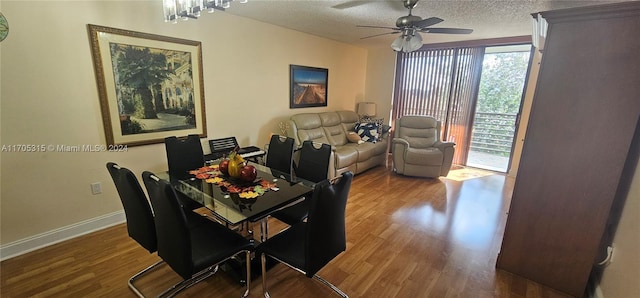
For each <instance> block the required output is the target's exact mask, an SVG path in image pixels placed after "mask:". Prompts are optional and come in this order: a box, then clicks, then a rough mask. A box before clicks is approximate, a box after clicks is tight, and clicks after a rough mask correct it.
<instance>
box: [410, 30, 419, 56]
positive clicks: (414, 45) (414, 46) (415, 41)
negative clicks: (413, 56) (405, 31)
mask: <svg viewBox="0 0 640 298" xmlns="http://www.w3.org/2000/svg"><path fill="white" fill-rule="evenodd" d="M408 42H409V52H413V51H415V50H418V49H420V48H421V47H422V36H421V35H420V33H417V32H416V33H415V34H414V35H413V36H412V37H411V39H409V41H408Z"/></svg>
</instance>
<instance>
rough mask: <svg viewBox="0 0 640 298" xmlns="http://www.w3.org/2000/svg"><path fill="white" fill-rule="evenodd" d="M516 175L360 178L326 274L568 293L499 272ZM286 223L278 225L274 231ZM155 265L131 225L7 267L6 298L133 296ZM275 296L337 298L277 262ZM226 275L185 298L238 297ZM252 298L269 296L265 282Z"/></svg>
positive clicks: (432, 292)
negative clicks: (131, 283) (135, 278)
mask: <svg viewBox="0 0 640 298" xmlns="http://www.w3.org/2000/svg"><path fill="white" fill-rule="evenodd" d="M512 188H513V179H511V178H506V177H504V176H503V175H491V176H485V177H480V178H474V179H469V180H466V181H461V182H459V181H454V180H451V179H447V178H440V179H422V178H410V177H404V176H399V175H396V174H394V173H392V172H391V170H390V169H388V168H385V167H377V168H374V169H372V170H369V171H367V172H365V173H362V174H359V175H356V176H355V179H354V182H353V185H352V188H351V192H350V196H349V201H348V204H347V221H346V223H347V250H346V251H345V252H344V253H342V254H341V255H339V256H338V257H337V258H336V259H334V260H333V261H332V262H331V263H329V264H328V265H327V266H326V267H325V268H324V269H322V270H321V271H320V272H319V275H320V276H322V277H324V278H325V279H327V280H328V281H330V282H332V283H333V284H335V285H336V286H338V287H339V288H340V289H342V290H343V291H344V292H345V293H347V294H348V295H349V296H350V297H568V296H566V295H564V294H562V293H560V292H557V291H554V290H552V289H549V288H546V287H544V286H541V285H539V284H537V283H534V282H531V281H528V280H526V279H523V278H520V277H518V276H515V275H512V274H509V273H507V272H504V271H501V270H497V269H496V268H495V263H496V258H497V254H498V251H499V249H500V245H501V240H502V234H503V232H504V226H505V220H506V212H507V210H508V205H509V200H510V197H511V191H512ZM283 227H285V226H284V225H283V224H282V223H280V222H277V220H275V219H272V220H271V222H270V232H274V231H275V232H277V231H279V230H280V229H281V228H283ZM157 260H158V257H157V256H156V255H155V254H153V255H150V254H149V253H148V252H147V251H146V250H144V249H143V248H142V247H140V246H138V244H137V243H135V242H134V241H133V240H131V239H130V238H129V237H128V236H127V231H126V226H125V225H124V224H121V225H117V226H114V227H111V228H107V229H104V230H101V231H98V232H95V233H92V234H89V235H86V236H82V237H79V238H75V239H72V240H69V241H66V242H63V243H60V244H56V245H53V246H50V247H46V248H43V249H40V250H38V251H35V252H31V253H28V254H25V255H22V256H18V257H15V258H12V259H9V260H5V261H3V262H2V263H0V269H1V290H0V296H2V297H61V296H64V297H87V296H90V297H135V295H134V293H133V292H132V291H131V290H129V288H128V287H127V280H128V279H129V277H131V276H132V275H134V274H135V273H136V272H138V271H140V270H142V269H143V268H146V267H147V266H149V265H151V264H153V263H154V262H156V261H157ZM179 280H180V278H179V276H178V275H177V274H175V273H174V272H173V271H171V269H170V268H168V266H166V265H163V266H161V267H160V268H159V269H158V270H156V271H153V272H152V273H150V274H148V275H147V276H145V277H143V278H142V279H140V280H139V282H137V283H136V284H137V285H138V286H139V288H141V289H142V291H143V293H145V295H147V296H153V295H157V294H159V293H160V292H161V291H162V290H164V289H166V288H168V287H169V286H170V285H172V284H173V283H175V282H178V281H179ZM268 285H269V291H270V293H271V296H272V297H336V296H337V295H335V294H334V293H333V292H332V291H331V290H329V289H328V288H326V287H325V286H323V285H322V284H320V283H319V282H317V281H315V280H312V279H308V278H306V277H304V275H302V274H300V273H298V272H296V271H294V270H291V269H289V268H288V267H286V266H284V265H282V264H279V265H276V266H275V267H274V268H273V269H271V270H270V271H269V272H268ZM241 292H242V286H241V285H239V284H237V283H236V282H234V281H233V280H232V279H231V278H230V277H229V276H228V275H226V274H225V273H224V272H220V273H218V274H216V275H215V276H213V277H210V278H208V279H207V280H205V281H204V282H201V283H200V284H197V285H195V286H193V287H191V288H189V289H187V290H186V291H183V292H182V293H181V294H180V295H179V296H180V297H237V296H239V295H240V294H241ZM250 297H262V287H261V282H260V279H256V280H254V281H252V284H251V294H250Z"/></svg>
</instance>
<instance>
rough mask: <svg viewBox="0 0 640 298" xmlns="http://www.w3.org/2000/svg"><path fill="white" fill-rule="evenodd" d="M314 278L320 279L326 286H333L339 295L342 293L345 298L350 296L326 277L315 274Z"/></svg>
mask: <svg viewBox="0 0 640 298" xmlns="http://www.w3.org/2000/svg"><path fill="white" fill-rule="evenodd" d="M313 278H315V279H317V280H319V281H320V282H321V283H323V284H325V285H326V286H328V287H329V288H331V289H332V290H333V291H334V292H336V293H338V295H340V296H341V297H343V298H349V296H347V294H345V293H344V292H343V291H342V290H340V289H338V287H336V286H334V285H333V284H332V283H330V282H328V281H327V280H326V279H324V278H322V277H320V276H318V275H314V276H313Z"/></svg>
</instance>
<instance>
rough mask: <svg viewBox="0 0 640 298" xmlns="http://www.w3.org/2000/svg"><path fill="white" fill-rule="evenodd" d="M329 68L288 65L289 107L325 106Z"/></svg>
mask: <svg viewBox="0 0 640 298" xmlns="http://www.w3.org/2000/svg"><path fill="white" fill-rule="evenodd" d="M328 76H329V70H328V69H326V68H317V67H308V66H300V65H289V81H290V82H289V84H290V92H289V93H290V98H289V108H290V109H295V108H307V107H326V106H327V83H328V82H329V81H328Z"/></svg>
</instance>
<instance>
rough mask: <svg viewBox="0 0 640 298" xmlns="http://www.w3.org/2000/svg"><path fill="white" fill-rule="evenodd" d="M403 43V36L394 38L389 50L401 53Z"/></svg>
mask: <svg viewBox="0 0 640 298" xmlns="http://www.w3.org/2000/svg"><path fill="white" fill-rule="evenodd" d="M403 43H404V36H403V35H401V36H398V38H396V39H395V40H394V41H393V43H391V48H392V49H393V50H394V51H396V52H400V51H402V45H403Z"/></svg>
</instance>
